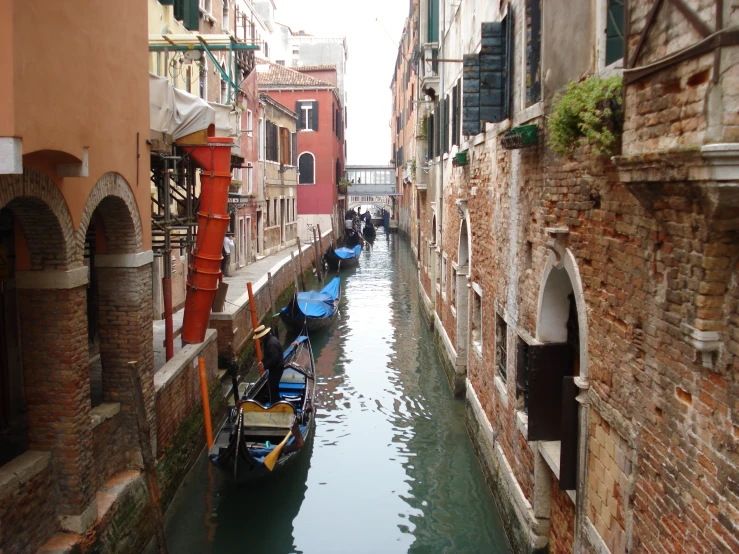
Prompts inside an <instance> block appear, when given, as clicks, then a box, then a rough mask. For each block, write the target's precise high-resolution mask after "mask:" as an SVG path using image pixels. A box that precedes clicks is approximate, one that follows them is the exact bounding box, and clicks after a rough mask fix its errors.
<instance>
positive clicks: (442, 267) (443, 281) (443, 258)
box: [441, 254, 447, 299]
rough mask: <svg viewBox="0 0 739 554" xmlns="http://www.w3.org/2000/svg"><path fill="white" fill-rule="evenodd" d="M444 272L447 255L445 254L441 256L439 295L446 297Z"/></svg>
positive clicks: (445, 270)
mask: <svg viewBox="0 0 739 554" xmlns="http://www.w3.org/2000/svg"><path fill="white" fill-rule="evenodd" d="M446 272H447V257H446V254H444V256H442V258H441V297H442V298H444V299H446Z"/></svg>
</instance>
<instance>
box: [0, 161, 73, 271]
mask: <svg viewBox="0 0 739 554" xmlns="http://www.w3.org/2000/svg"><path fill="white" fill-rule="evenodd" d="M0 208H8V209H9V210H11V211H12V212H13V214H14V216H15V217H17V218H18V220H19V221H20V223H21V225H22V226H23V232H24V234H25V236H26V239H27V243H28V250H29V254H30V256H29V258H30V259H29V265H30V267H29V268H28V269H31V270H33V271H40V270H66V269H72V268H74V267H79V266H80V265H81V258H79V259H78V257H77V256H76V252H75V240H74V225H73V223H72V216H71V214H70V213H69V208H68V207H67V202H66V201H65V200H64V196H63V195H62V193H61V191H60V190H59V187H57V186H56V183H54V181H52V180H51V179H50V178H49V177H47V176H46V175H44V174H43V173H41V172H40V171H37V170H35V169H25V170H24V172H23V175H0Z"/></svg>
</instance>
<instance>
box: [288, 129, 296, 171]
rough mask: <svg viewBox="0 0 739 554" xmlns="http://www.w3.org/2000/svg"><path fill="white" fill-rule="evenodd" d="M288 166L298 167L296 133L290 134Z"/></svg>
mask: <svg viewBox="0 0 739 554" xmlns="http://www.w3.org/2000/svg"><path fill="white" fill-rule="evenodd" d="M290 165H292V166H293V167H297V165H298V133H290Z"/></svg>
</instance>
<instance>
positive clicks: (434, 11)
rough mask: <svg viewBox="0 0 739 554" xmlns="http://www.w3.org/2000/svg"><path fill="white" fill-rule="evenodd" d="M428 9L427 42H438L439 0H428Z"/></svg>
mask: <svg viewBox="0 0 739 554" xmlns="http://www.w3.org/2000/svg"><path fill="white" fill-rule="evenodd" d="M428 9H429V13H428V37H427V38H428V42H439V0H429V1H428Z"/></svg>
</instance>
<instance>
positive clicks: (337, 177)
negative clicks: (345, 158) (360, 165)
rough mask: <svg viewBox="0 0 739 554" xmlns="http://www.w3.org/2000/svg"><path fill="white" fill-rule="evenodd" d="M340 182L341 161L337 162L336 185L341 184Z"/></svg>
mask: <svg viewBox="0 0 739 554" xmlns="http://www.w3.org/2000/svg"><path fill="white" fill-rule="evenodd" d="M339 181H341V162H340V161H339V160H336V184H337V185H338V184H339Z"/></svg>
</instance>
